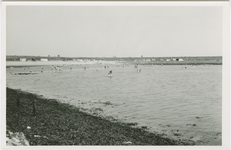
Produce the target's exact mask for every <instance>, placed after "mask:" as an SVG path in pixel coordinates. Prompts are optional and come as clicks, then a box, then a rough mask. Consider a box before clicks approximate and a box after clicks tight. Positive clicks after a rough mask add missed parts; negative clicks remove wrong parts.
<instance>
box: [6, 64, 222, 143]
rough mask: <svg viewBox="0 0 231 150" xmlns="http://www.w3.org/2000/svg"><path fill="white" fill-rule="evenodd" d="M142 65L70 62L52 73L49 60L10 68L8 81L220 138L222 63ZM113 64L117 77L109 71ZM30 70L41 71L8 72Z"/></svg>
mask: <svg viewBox="0 0 231 150" xmlns="http://www.w3.org/2000/svg"><path fill="white" fill-rule="evenodd" d="M140 67H141V68H142V71H141V72H137V71H136V69H135V68H134V66H128V67H125V68H123V67H118V66H110V68H109V69H105V68H104V67H103V66H93V65H89V69H86V70H84V69H83V68H82V67H81V66H80V65H72V66H64V68H63V71H62V72H53V73H52V71H51V68H50V67H49V66H45V67H44V66H43V67H26V68H7V86H8V87H11V88H15V89H21V90H25V91H29V92H34V93H38V94H40V95H43V96H45V97H48V98H57V99H59V100H62V101H65V102H68V103H71V104H73V105H76V106H78V107H81V108H86V109H87V110H88V111H89V112H91V113H94V112H97V113H100V114H101V115H103V116H112V117H114V118H116V119H119V120H121V121H123V122H137V123H138V125H139V126H147V127H148V129H149V130H150V131H158V132H164V133H166V134H167V135H168V136H171V137H174V138H180V137H181V138H182V137H183V138H187V139H191V140H195V141H200V140H201V141H203V142H204V144H221V141H220V140H221V139H220V138H221V116H222V114H221V110H222V90H221V87H222V86H221V83H222V82H221V81H222V66H196V67H190V66H187V69H185V68H182V67H181V66H140ZM70 68H72V69H70ZM41 70H43V73H41ZM109 70H113V77H110V78H109V77H108V76H107V73H108V72H109ZM29 71H32V72H33V71H36V72H38V73H39V74H36V75H12V74H10V73H15V72H29ZM83 110H84V109H83ZM217 136H219V137H217Z"/></svg>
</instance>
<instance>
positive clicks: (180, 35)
mask: <svg viewBox="0 0 231 150" xmlns="http://www.w3.org/2000/svg"><path fill="white" fill-rule="evenodd" d="M6 54H7V55H33V56H48V55H50V56H57V55H60V56H64V57H112V56H116V57H140V56H141V55H143V57H171V56H222V8H221V7H215V6H7V9H6Z"/></svg>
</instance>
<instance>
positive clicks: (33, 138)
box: [6, 88, 195, 145]
mask: <svg viewBox="0 0 231 150" xmlns="http://www.w3.org/2000/svg"><path fill="white" fill-rule="evenodd" d="M17 93H18V94H17ZM17 97H18V98H19V101H20V107H18V106H17ZM33 106H34V107H35V109H36V113H35V114H33V111H34V110H33V109H34V107H33ZM6 125H7V130H10V131H11V132H23V133H24V134H25V136H26V139H27V140H28V141H29V144H30V145H194V144H195V143H194V142H192V141H183V140H173V139H170V138H166V137H163V136H161V135H160V134H156V133H151V132H148V131H146V130H145V129H146V127H143V128H132V127H131V125H136V124H133V123H131V124H126V123H120V122H111V121H109V120H105V119H103V118H100V117H96V116H91V115H89V114H86V113H83V112H81V111H80V110H79V108H77V107H73V106H72V105H69V104H65V103H60V102H58V101H56V100H53V99H45V98H42V97H39V96H37V95H34V94H31V93H26V92H19V91H18V90H13V89H9V88H7V98H6ZM28 126H29V127H30V128H29V129H28Z"/></svg>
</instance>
